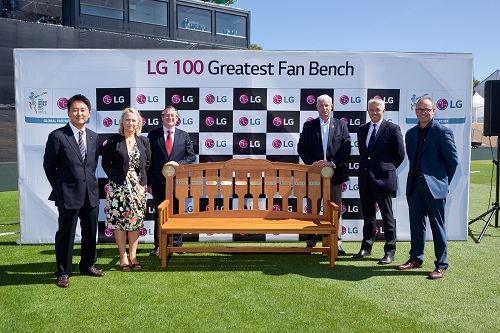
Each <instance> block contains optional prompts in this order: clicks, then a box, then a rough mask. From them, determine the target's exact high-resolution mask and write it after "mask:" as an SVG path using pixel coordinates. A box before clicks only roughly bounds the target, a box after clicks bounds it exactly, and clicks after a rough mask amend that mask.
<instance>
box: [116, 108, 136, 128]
mask: <svg viewBox="0 0 500 333" xmlns="http://www.w3.org/2000/svg"><path fill="white" fill-rule="evenodd" d="M127 113H133V114H135V115H136V117H137V121H138V123H137V129H136V130H135V134H136V135H141V130H142V116H141V114H140V113H139V111H137V109H134V108H126V109H125V110H123V112H122V115H121V117H120V128H119V129H118V133H120V134H121V135H125V131H124V129H123V118H125V116H126V115H127Z"/></svg>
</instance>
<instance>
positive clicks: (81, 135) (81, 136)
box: [78, 131, 86, 160]
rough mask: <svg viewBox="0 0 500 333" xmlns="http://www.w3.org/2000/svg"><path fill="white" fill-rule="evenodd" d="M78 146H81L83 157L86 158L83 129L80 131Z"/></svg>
mask: <svg viewBox="0 0 500 333" xmlns="http://www.w3.org/2000/svg"><path fill="white" fill-rule="evenodd" d="M78 148H80V154H82V158H83V159H84V160H85V155H86V152H85V145H84V144H83V131H78Z"/></svg>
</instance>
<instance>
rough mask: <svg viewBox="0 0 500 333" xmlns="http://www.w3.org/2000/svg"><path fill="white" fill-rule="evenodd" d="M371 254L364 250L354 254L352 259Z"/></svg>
mask: <svg viewBox="0 0 500 333" xmlns="http://www.w3.org/2000/svg"><path fill="white" fill-rule="evenodd" d="M371 254H372V253H371V252H370V251H365V250H359V252H358V253H356V254H355V255H354V256H353V257H354V258H360V259H361V258H364V257H366V256H370V255H371Z"/></svg>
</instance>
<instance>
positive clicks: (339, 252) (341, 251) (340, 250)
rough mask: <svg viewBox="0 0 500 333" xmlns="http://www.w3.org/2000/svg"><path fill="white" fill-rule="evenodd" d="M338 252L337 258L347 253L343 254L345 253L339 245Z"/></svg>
mask: <svg viewBox="0 0 500 333" xmlns="http://www.w3.org/2000/svg"><path fill="white" fill-rule="evenodd" d="M338 250H339V251H338V254H339V256H346V255H347V253H345V251H344V249H343V248H342V246H341V245H339V249H338Z"/></svg>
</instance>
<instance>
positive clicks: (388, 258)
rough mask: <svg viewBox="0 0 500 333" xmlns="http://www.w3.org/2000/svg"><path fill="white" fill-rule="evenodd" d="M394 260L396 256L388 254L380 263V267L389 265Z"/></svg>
mask: <svg viewBox="0 0 500 333" xmlns="http://www.w3.org/2000/svg"><path fill="white" fill-rule="evenodd" d="M393 260H394V256H393V255H392V254H390V253H386V254H385V256H384V257H383V258H382V259H380V260H379V261H378V263H379V264H380V265H388V264H390V263H391V262H392V261H393Z"/></svg>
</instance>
